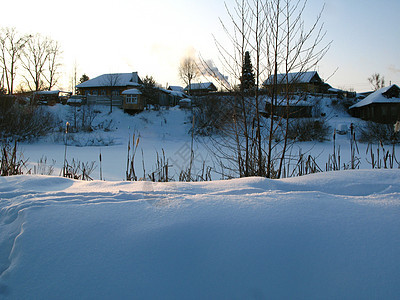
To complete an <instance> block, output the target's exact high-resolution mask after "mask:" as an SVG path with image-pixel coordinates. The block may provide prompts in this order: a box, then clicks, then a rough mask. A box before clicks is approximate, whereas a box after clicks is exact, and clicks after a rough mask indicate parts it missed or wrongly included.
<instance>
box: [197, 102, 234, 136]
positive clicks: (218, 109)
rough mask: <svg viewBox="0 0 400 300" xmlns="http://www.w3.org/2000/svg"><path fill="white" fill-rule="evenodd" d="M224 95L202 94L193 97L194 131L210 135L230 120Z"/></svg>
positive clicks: (228, 107) (228, 106) (230, 114)
mask: <svg viewBox="0 0 400 300" xmlns="http://www.w3.org/2000/svg"><path fill="white" fill-rule="evenodd" d="M226 100H227V99H226V98H224V97H218V96H212V95H209V96H204V97H198V98H196V99H195V102H194V105H195V106H194V108H193V116H194V132H195V134H199V135H210V134H212V133H216V132H219V131H220V130H222V129H223V127H224V126H225V125H226V124H227V122H230V121H231V120H230V116H232V113H230V107H231V106H230V105H228V104H229V103H228V101H226Z"/></svg>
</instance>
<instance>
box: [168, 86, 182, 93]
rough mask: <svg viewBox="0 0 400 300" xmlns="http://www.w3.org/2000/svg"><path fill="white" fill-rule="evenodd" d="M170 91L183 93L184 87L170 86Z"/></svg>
mask: <svg viewBox="0 0 400 300" xmlns="http://www.w3.org/2000/svg"><path fill="white" fill-rule="evenodd" d="M168 90H170V91H174V92H183V87H181V86H177V85H170V86H169V87H168Z"/></svg>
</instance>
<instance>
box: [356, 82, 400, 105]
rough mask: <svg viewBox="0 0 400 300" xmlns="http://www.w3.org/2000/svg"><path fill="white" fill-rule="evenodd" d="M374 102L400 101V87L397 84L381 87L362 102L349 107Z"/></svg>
mask: <svg viewBox="0 0 400 300" xmlns="http://www.w3.org/2000/svg"><path fill="white" fill-rule="evenodd" d="M372 103H400V88H399V87H398V86H397V85H396V84H392V85H390V86H386V87H384V88H381V89H379V90H377V91H375V92H373V93H372V94H370V95H369V96H367V97H365V98H364V99H363V100H361V101H360V102H358V103H356V104H354V105H352V106H350V108H349V109H353V108H357V107H362V106H366V105H370V104H372Z"/></svg>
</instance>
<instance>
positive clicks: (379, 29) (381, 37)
mask: <svg viewBox="0 0 400 300" xmlns="http://www.w3.org/2000/svg"><path fill="white" fill-rule="evenodd" d="M226 2H227V5H228V6H230V5H232V4H233V3H234V1H233V0H228V1H226ZM55 3H56V4H55ZM325 3H326V8H325V12H324V15H323V19H322V20H323V22H324V23H325V28H326V30H327V36H326V40H327V41H329V40H333V44H332V47H331V49H330V51H329V53H328V54H327V56H326V57H325V58H324V60H323V61H322V62H321V63H320V66H319V68H318V71H319V72H320V75H321V77H322V78H327V77H329V76H331V75H332V73H333V72H334V71H335V70H336V69H337V68H338V70H337V72H336V73H335V74H334V75H333V76H332V77H331V78H330V79H329V81H328V83H330V84H331V85H333V86H334V87H339V88H354V89H355V90H357V91H365V90H368V89H369V83H368V80H367V78H368V77H369V76H370V75H371V74H372V73H374V72H379V73H381V74H382V75H384V76H385V78H386V81H387V83H389V81H392V83H396V84H400V54H399V53H400V52H399V49H400V34H399V29H400V26H399V23H400V22H399V16H400V13H399V12H400V1H398V0H383V1H370V0H367V1H361V0H347V1H344V0H335V1H332V0H327V1H326V2H325ZM321 7H322V2H320V1H318V0H309V1H308V5H307V9H306V14H305V17H306V18H309V19H311V20H313V19H314V18H315V16H316V14H317V13H318V11H319V10H320V8H321ZM2 11H3V12H10V13H7V14H5V15H3V16H2V18H1V21H0V22H1V23H0V26H3V27H6V26H10V27H16V28H17V30H19V31H20V32H27V33H36V32H40V33H42V34H45V35H49V36H51V37H52V38H53V39H55V40H58V41H59V42H60V43H61V46H62V49H63V50H64V54H63V58H64V68H63V72H64V78H65V80H64V81H63V85H64V88H68V77H70V76H71V73H72V69H73V65H74V62H75V61H76V63H77V66H78V73H79V75H81V74H82V73H86V74H87V75H89V76H90V77H95V76H97V75H100V74H102V73H107V72H131V71H138V72H139V75H140V76H145V75H152V76H153V77H154V78H155V79H156V80H157V81H158V82H159V83H161V84H162V85H165V84H167V83H169V84H173V85H178V84H182V83H181V82H180V81H179V78H178V71H177V70H178V65H179V61H180V59H181V57H182V56H184V55H185V53H187V52H188V51H190V49H194V50H195V51H197V52H198V53H200V54H201V55H202V56H203V57H204V58H206V59H213V60H214V61H215V62H216V63H217V62H218V57H217V56H218V52H217V50H216V48H215V45H214V41H213V36H212V35H213V34H214V35H215V36H217V37H219V38H221V39H223V38H224V33H223V32H222V30H221V26H220V23H219V19H218V18H219V17H221V18H223V19H225V18H226V11H225V7H224V2H223V1H218V0H204V1H196V0H186V1H184V0H175V1H173V0H164V1H161V0H146V1H136V0H114V1H104V0H98V1H84V0H79V1H78V0H70V1H68V2H61V1H60V2H55V1H53V0H37V1H31V0H16V1H7V3H3V4H2ZM11 12H12V13H11Z"/></svg>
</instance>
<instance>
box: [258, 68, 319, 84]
mask: <svg viewBox="0 0 400 300" xmlns="http://www.w3.org/2000/svg"><path fill="white" fill-rule="evenodd" d="M274 78H275V75H271V76H269V77H268V79H267V80H265V81H264V83H263V85H271V84H273V83H274ZM287 78H288V82H289V83H313V82H322V79H321V77H319V75H318V72H317V71H310V72H295V73H288V74H287ZM277 82H278V84H285V83H286V74H278V75H277Z"/></svg>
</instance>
